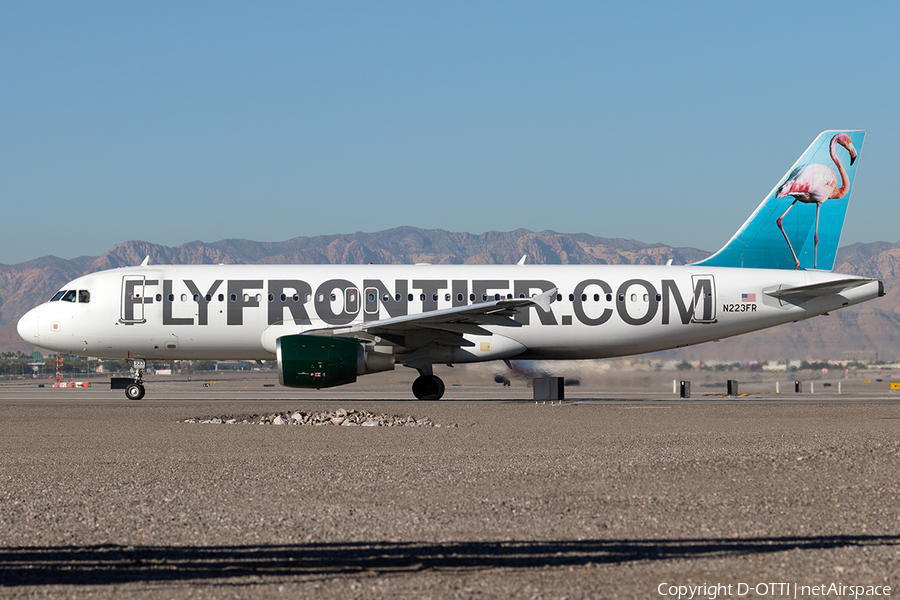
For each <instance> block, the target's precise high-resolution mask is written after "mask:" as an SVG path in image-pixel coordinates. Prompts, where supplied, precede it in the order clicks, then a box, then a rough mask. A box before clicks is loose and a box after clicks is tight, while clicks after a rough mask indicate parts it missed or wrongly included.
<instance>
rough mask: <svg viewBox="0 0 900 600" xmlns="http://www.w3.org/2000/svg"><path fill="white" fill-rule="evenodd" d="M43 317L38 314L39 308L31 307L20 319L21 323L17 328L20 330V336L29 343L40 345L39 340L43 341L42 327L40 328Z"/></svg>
mask: <svg viewBox="0 0 900 600" xmlns="http://www.w3.org/2000/svg"><path fill="white" fill-rule="evenodd" d="M40 323H41V317H40V315H39V314H38V311H37V309H34V308H33V309H31V310H29V311H28V312H27V313H25V314H24V315H22V318H21V319H19V324H18V325H17V326H16V329H18V331H19V337H21V338H22V339H23V340H25V341H26V342H28V343H29V344H34V345H35V346H39V345H40V344H39V342H40V341H41V329H40Z"/></svg>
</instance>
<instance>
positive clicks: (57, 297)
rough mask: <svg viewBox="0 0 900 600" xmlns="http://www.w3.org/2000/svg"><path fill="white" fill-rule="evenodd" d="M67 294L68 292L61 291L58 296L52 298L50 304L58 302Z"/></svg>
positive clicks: (57, 293)
mask: <svg viewBox="0 0 900 600" xmlns="http://www.w3.org/2000/svg"><path fill="white" fill-rule="evenodd" d="M65 293H66V290H59V291H58V292H56V294H54V295H53V297H52V298H50V302H56V301H57V300H59V299H60V298H62V297H63V294H65Z"/></svg>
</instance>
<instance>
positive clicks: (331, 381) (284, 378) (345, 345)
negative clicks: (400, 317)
mask: <svg viewBox="0 0 900 600" xmlns="http://www.w3.org/2000/svg"><path fill="white" fill-rule="evenodd" d="M275 347H276V351H277V353H278V381H279V383H281V385H284V386H287V387H296V388H317V389H318V388H326V387H334V386H336V385H344V384H345V383H353V382H354V381H356V375H357V372H358V368H357V366H358V365H359V364H360V362H362V364H365V351H364V349H363V346H362V344H360V343H359V342H357V341H356V340H348V339H344V338H336V337H323V336H317V335H286V336H284V337H280V338H278V340H276V342H275Z"/></svg>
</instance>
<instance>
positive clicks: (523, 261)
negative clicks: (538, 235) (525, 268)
mask: <svg viewBox="0 0 900 600" xmlns="http://www.w3.org/2000/svg"><path fill="white" fill-rule="evenodd" d="M526 258H528V255H527V254H523V255H522V258H520V259H519V262H517V263H516V264H517V265H519V266H520V267H521V266H522V265H524V264H525V259H526Z"/></svg>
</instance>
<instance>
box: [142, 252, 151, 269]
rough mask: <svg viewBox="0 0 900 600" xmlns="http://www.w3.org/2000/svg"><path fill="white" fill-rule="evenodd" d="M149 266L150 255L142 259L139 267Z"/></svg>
mask: <svg viewBox="0 0 900 600" xmlns="http://www.w3.org/2000/svg"><path fill="white" fill-rule="evenodd" d="M149 264H150V255H149V254H148V255H147V256H146V257H145V258H144V260H143V262H141V266H142V267H146V266H147V265H149Z"/></svg>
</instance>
